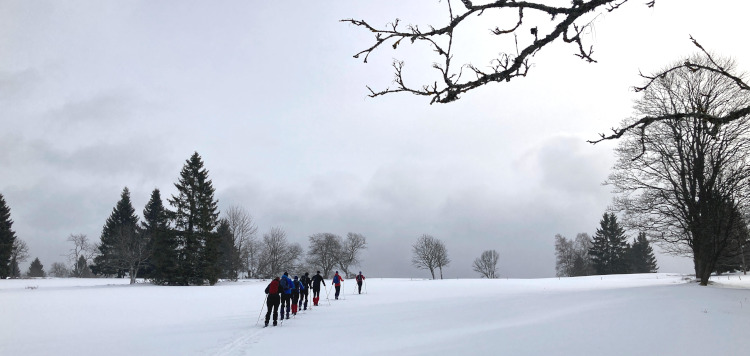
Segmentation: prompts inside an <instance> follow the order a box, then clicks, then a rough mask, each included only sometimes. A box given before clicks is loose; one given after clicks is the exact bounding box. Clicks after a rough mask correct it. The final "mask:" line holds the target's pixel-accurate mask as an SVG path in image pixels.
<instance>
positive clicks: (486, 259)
mask: <svg viewBox="0 0 750 356" xmlns="http://www.w3.org/2000/svg"><path fill="white" fill-rule="evenodd" d="M499 259H500V254H498V253H497V251H495V250H487V251H484V252H482V255H481V256H479V257H477V258H476V259H475V260H474V264H473V265H472V269H473V270H474V272H477V273H479V274H480V275H481V276H482V278H489V279H494V278H497V261H498V260H499Z"/></svg>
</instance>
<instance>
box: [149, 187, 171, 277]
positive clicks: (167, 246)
mask: <svg viewBox="0 0 750 356" xmlns="http://www.w3.org/2000/svg"><path fill="white" fill-rule="evenodd" d="M141 229H142V230H143V233H144V234H147V235H149V236H150V240H151V258H150V259H149V263H148V265H149V267H150V268H151V269H152V271H151V272H150V275H149V276H150V277H151V279H152V280H153V281H154V283H157V284H167V285H175V284H179V270H178V267H179V255H178V252H177V240H176V239H175V235H174V234H173V233H172V231H171V230H170V228H169V212H168V211H167V209H166V208H165V207H164V204H163V203H162V200H161V192H160V191H159V189H154V190H153V192H151V199H149V201H148V203H146V207H145V208H144V209H143V222H141Z"/></svg>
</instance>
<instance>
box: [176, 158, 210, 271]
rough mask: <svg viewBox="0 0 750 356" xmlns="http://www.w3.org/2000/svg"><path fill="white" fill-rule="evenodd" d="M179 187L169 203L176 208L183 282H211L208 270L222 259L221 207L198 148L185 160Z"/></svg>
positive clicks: (177, 236)
mask: <svg viewBox="0 0 750 356" xmlns="http://www.w3.org/2000/svg"><path fill="white" fill-rule="evenodd" d="M175 188H177V192H178V193H177V195H172V198H171V199H169V204H170V205H171V206H172V207H173V208H174V211H173V212H172V219H173V225H174V234H175V238H176V239H177V243H178V246H177V248H178V251H179V262H180V265H179V274H180V280H179V284H183V285H188V284H196V285H201V284H204V283H205V282H206V281H208V282H209V283H210V282H211V279H212V278H213V276H209V275H207V272H208V271H210V270H211V269H212V268H213V266H212V264H215V263H216V261H217V260H218V257H217V256H216V255H218V251H219V249H218V248H214V245H213V244H214V239H215V237H216V236H215V234H214V233H215V231H214V230H215V228H216V226H217V224H218V218H219V211H218V208H217V201H216V200H214V188H213V184H212V183H211V180H210V179H208V170H206V169H205V168H203V160H202V159H201V157H200V155H198V152H195V153H193V155H192V156H191V157H190V158H189V159H188V160H187V161H186V162H185V165H184V166H183V167H182V171H181V172H180V178H179V181H178V182H177V183H175ZM207 244H208V245H207ZM207 247H208V248H207ZM214 282H215V281H214Z"/></svg>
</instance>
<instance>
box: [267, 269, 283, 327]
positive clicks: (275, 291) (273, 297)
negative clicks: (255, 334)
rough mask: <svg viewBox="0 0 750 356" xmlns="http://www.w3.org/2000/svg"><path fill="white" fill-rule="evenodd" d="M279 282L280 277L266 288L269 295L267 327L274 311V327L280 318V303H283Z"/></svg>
mask: <svg viewBox="0 0 750 356" xmlns="http://www.w3.org/2000/svg"><path fill="white" fill-rule="evenodd" d="M279 280H280V278H279V277H276V278H274V279H273V280H272V281H271V283H269V284H268V287H266V294H268V298H266V307H267V308H268V312H266V326H268V322H269V321H270V320H271V311H272V310H273V326H276V324H277V320H278V318H279V302H280V301H281V297H280V296H279V293H281V288H279Z"/></svg>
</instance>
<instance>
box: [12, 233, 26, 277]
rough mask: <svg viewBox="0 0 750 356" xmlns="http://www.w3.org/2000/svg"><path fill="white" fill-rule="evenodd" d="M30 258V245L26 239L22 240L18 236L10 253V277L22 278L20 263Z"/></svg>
mask: <svg viewBox="0 0 750 356" xmlns="http://www.w3.org/2000/svg"><path fill="white" fill-rule="evenodd" d="M28 258H29V245H27V244H26V241H24V240H21V239H19V238H17V237H16V239H15V240H14V241H13V250H12V251H11V255H10V266H11V268H10V277H11V278H21V269H20V267H18V265H19V264H20V263H21V262H26V260H27V259H28Z"/></svg>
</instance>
